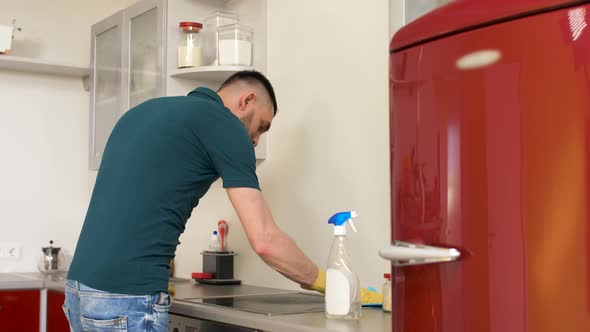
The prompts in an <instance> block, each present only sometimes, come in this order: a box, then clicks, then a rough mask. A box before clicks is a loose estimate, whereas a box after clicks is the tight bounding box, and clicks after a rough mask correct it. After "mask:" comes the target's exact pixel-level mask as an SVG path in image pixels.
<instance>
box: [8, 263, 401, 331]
mask: <svg viewBox="0 0 590 332" xmlns="http://www.w3.org/2000/svg"><path fill="white" fill-rule="evenodd" d="M64 276H65V275H64V274H62V275H57V276H44V275H43V274H41V273H38V272H27V273H0V290H10V289H42V288H47V289H50V290H55V291H61V292H63V291H64V288H65V286H64V283H65V277H64ZM170 282H171V284H173V285H174V287H175V294H174V296H173V301H172V306H171V307H170V313H171V314H179V315H184V316H190V317H195V318H201V319H207V320H212V321H218V322H224V323H227V324H232V325H238V326H244V327H250V328H254V329H259V330H263V331H280V332H329V331H333V332H336V331H337V332H363V331H371V332H380V331H386V332H389V331H391V314H390V313H385V312H383V311H382V310H381V308H363V312H362V317H361V319H359V320H357V321H350V320H337V319H327V318H326V317H325V315H324V313H323V312H318V313H304V314H289V315H275V316H267V315H264V314H257V313H250V312H245V311H239V310H236V309H230V308H224V307H219V306H212V305H207V304H200V303H189V302H184V301H182V299H195V298H211V297H220V296H235V295H260V294H285V293H293V291H291V290H284V289H276V288H268V287H257V286H248V285H234V286H213V285H200V284H195V282H193V281H192V280H188V279H181V278H172V279H171V280H170Z"/></svg>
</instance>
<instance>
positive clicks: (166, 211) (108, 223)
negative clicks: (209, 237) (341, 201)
mask: <svg viewBox="0 0 590 332" xmlns="http://www.w3.org/2000/svg"><path fill="white" fill-rule="evenodd" d="M220 177H221V179H222V181H223V187H224V188H236V187H248V188H255V189H258V190H260V187H259V184H258V178H257V177H256V158H255V155H254V146H253V144H252V140H251V138H250V137H249V135H248V132H247V130H246V128H245V127H244V125H243V124H242V122H241V121H240V120H239V119H238V118H237V117H236V116H235V115H233V114H232V113H231V111H230V110H229V109H227V108H226V107H225V106H224V105H223V103H222V101H221V98H220V97H219V96H218V95H217V94H216V93H215V92H214V91H213V90H210V89H207V88H197V89H195V90H193V91H192V92H191V93H189V95H188V96H178V97H162V98H155V99H151V100H148V101H146V102H144V103H142V104H140V105H138V106H136V107H134V108H132V109H131V110H129V111H128V112H126V113H125V114H124V115H123V116H122V117H121V118H120V119H119V121H118V122H117V124H116V125H115V127H114V128H113V131H112V133H111V135H110V137H109V140H108V142H107V145H106V147H105V151H104V154H103V157H102V162H101V165H100V169H99V170H98V174H97V178H96V184H95V185H94V191H93V193H92V198H91V200H90V205H89V207H88V212H87V214H86V219H85V220H84V225H83V227H82V232H81V234H80V237H79V239H78V244H77V246H76V251H75V254H74V258H73V261H72V264H71V265H70V269H69V273H68V278H69V279H72V280H77V281H79V282H81V283H83V284H86V285H87V286H90V287H92V288H96V289H99V290H103V291H107V292H112V293H123V294H137V295H150V294H155V293H158V292H164V291H166V290H167V288H168V265H169V262H170V260H171V259H172V258H173V257H174V253H175V251H176V246H177V245H178V244H179V243H180V242H179V241H178V238H179V237H180V234H182V232H183V231H184V228H185V224H186V221H187V219H188V218H189V217H190V216H191V211H192V210H193V208H195V207H196V206H197V205H198V204H199V199H201V197H203V195H204V194H205V193H206V192H207V190H208V189H209V187H210V186H211V184H212V183H213V182H214V181H215V180H216V179H218V178H220ZM192 245H193V246H194V248H195V250H201V249H204V248H205V247H206V244H204V243H203V244H199V243H194V244H192Z"/></svg>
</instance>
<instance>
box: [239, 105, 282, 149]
mask: <svg viewBox="0 0 590 332" xmlns="http://www.w3.org/2000/svg"><path fill="white" fill-rule="evenodd" d="M246 107H247V110H246V112H245V114H244V116H243V117H242V118H241V119H240V120H241V121H242V123H243V124H244V126H245V127H246V130H248V135H250V138H251V139H252V144H254V146H257V145H258V141H259V140H260V136H262V134H264V133H265V132H267V131H268V130H269V129H270V125H271V123H272V119H273V116H274V111H273V109H272V106H270V105H268V104H267V103H257V102H254V103H250V104H249V105H247V106H246Z"/></svg>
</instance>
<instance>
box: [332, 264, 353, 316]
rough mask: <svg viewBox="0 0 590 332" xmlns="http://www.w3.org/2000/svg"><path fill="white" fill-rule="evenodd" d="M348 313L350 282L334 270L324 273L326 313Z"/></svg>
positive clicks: (341, 273) (342, 274)
mask: <svg viewBox="0 0 590 332" xmlns="http://www.w3.org/2000/svg"><path fill="white" fill-rule="evenodd" d="M349 311H350V281H349V280H348V279H347V278H346V275H345V274H344V273H343V272H342V271H339V270H336V269H328V271H326V312H327V313H328V314H330V315H346V314H348V312H349Z"/></svg>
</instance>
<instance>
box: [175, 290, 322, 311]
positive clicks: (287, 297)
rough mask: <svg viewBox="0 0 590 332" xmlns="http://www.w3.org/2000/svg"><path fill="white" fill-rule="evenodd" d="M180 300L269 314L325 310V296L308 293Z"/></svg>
mask: <svg viewBox="0 0 590 332" xmlns="http://www.w3.org/2000/svg"><path fill="white" fill-rule="evenodd" d="M178 301H183V302H191V303H199V304H206V305H213V306H220V307H226V308H231V309H235V310H241V311H247V312H254V313H259V314H265V315H269V316H273V315H288V314H301V313H308V312H323V311H324V297H323V296H321V295H315V294H308V293H284V294H261V295H239V296H225V297H213V298H205V299H182V300H178Z"/></svg>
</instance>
